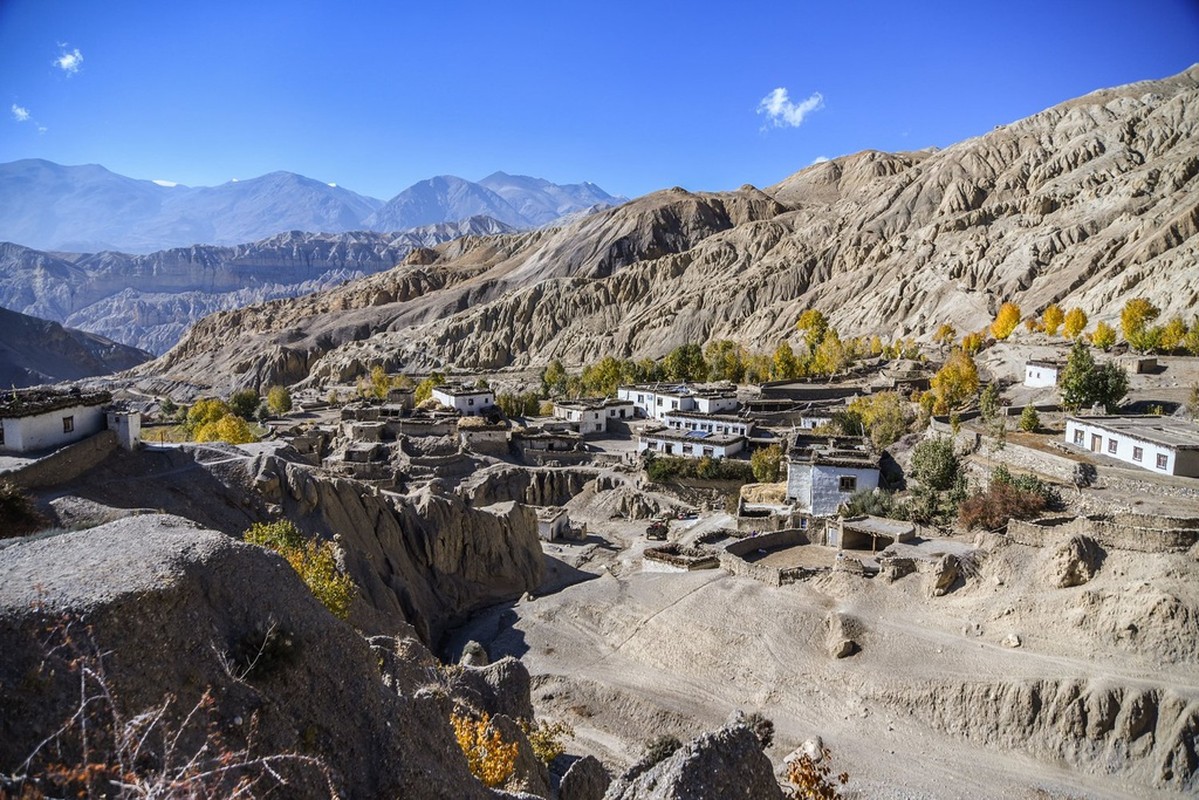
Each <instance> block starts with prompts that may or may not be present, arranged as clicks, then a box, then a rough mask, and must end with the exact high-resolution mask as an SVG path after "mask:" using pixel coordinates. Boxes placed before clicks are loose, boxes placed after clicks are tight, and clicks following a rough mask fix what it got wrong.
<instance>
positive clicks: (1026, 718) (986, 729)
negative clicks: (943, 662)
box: [880, 678, 1199, 794]
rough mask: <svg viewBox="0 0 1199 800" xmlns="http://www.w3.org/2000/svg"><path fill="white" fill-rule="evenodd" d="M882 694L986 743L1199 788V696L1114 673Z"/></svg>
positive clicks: (1147, 781) (1174, 786) (1175, 787)
mask: <svg viewBox="0 0 1199 800" xmlns="http://www.w3.org/2000/svg"><path fill="white" fill-rule="evenodd" d="M880 699H882V700H884V701H886V702H887V703H889V704H890V705H891V707H892V709H894V711H895V712H896V713H905V712H906V713H911V714H913V715H915V716H916V717H917V718H919V719H922V720H924V721H925V722H926V723H927V724H929V725H931V726H934V727H936V728H937V729H938V730H942V731H946V732H948V733H951V734H955V735H958V736H961V737H963V738H965V739H968V740H969V741H971V742H974V743H977V744H979V745H985V746H987V747H998V748H1003V749H1013V750H1021V751H1024V752H1026V753H1029V754H1030V755H1033V756H1036V757H1038V758H1043V759H1045V758H1050V759H1059V760H1061V761H1063V762H1065V763H1078V762H1086V763H1089V764H1093V765H1095V768H1097V769H1101V770H1105V771H1108V772H1111V773H1121V774H1123V775H1125V776H1126V777H1130V778H1132V779H1134V780H1136V781H1137V782H1138V783H1141V784H1144V785H1147V786H1156V787H1158V788H1161V789H1166V790H1170V791H1174V792H1181V793H1183V794H1194V793H1195V791H1196V790H1199V700H1196V699H1195V697H1194V694H1193V692H1191V691H1190V690H1189V689H1180V690H1178V691H1174V690H1169V689H1145V688H1140V687H1137V686H1135V685H1118V684H1113V682H1112V681H1111V680H1108V679H1106V678H1105V679H1101V680H1093V681H1088V680H1079V679H1070V680H1014V681H1009V682H1001V683H972V684H971V683H967V684H948V685H940V684H937V685H930V686H923V687H919V686H908V687H905V688H904V689H902V690H899V691H896V692H894V693H884V694H883V695H882V696H881V697H880Z"/></svg>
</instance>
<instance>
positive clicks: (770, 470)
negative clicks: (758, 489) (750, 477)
mask: <svg viewBox="0 0 1199 800" xmlns="http://www.w3.org/2000/svg"><path fill="white" fill-rule="evenodd" d="M782 462H783V449H782V448H781V447H779V446H778V445H777V444H772V445H770V446H769V447H762V448H759V449H757V450H755V451H754V452H753V455H751V456H750V457H749V465H750V468H751V469H752V470H753V472H754V480H756V481H757V482H758V483H777V482H778V480H779V476H780V475H781V473H782Z"/></svg>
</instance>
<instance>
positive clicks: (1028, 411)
mask: <svg viewBox="0 0 1199 800" xmlns="http://www.w3.org/2000/svg"><path fill="white" fill-rule="evenodd" d="M1040 427H1041V416H1040V415H1039V414H1037V410H1036V409H1035V408H1033V407H1032V404H1031V403H1030V404H1029V405H1026V406H1025V407H1024V410H1023V411H1021V412H1020V430H1022V431H1024V432H1025V433H1033V432H1034V431H1036V430H1037V429H1038V428H1040Z"/></svg>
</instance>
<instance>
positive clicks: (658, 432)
mask: <svg viewBox="0 0 1199 800" xmlns="http://www.w3.org/2000/svg"><path fill="white" fill-rule="evenodd" d="M640 436H641V438H643V439H662V440H664V441H665V440H669V441H672V442H687V443H689V444H697V443H698V444H711V445H720V446H724V445H726V444H732V443H734V442H739V441H741V440H742V439H743V438H745V437H743V436H732V435H730V434H726V433H707V432H706V431H680V430H676V429H674V428H651V429H649V430H643V431H642V432H641V434H640Z"/></svg>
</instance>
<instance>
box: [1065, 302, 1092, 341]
mask: <svg viewBox="0 0 1199 800" xmlns="http://www.w3.org/2000/svg"><path fill="white" fill-rule="evenodd" d="M1087 322H1089V320H1088V319H1087V312H1085V311H1083V310H1082V309H1081V308H1072V309H1070V310H1069V311H1067V312H1066V319H1065V321H1064V322H1063V324H1062V336H1065V337H1066V338H1067V339H1077V338H1078V337H1079V336H1081V335H1082V332H1083V331H1085V330H1086V329H1087Z"/></svg>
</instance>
